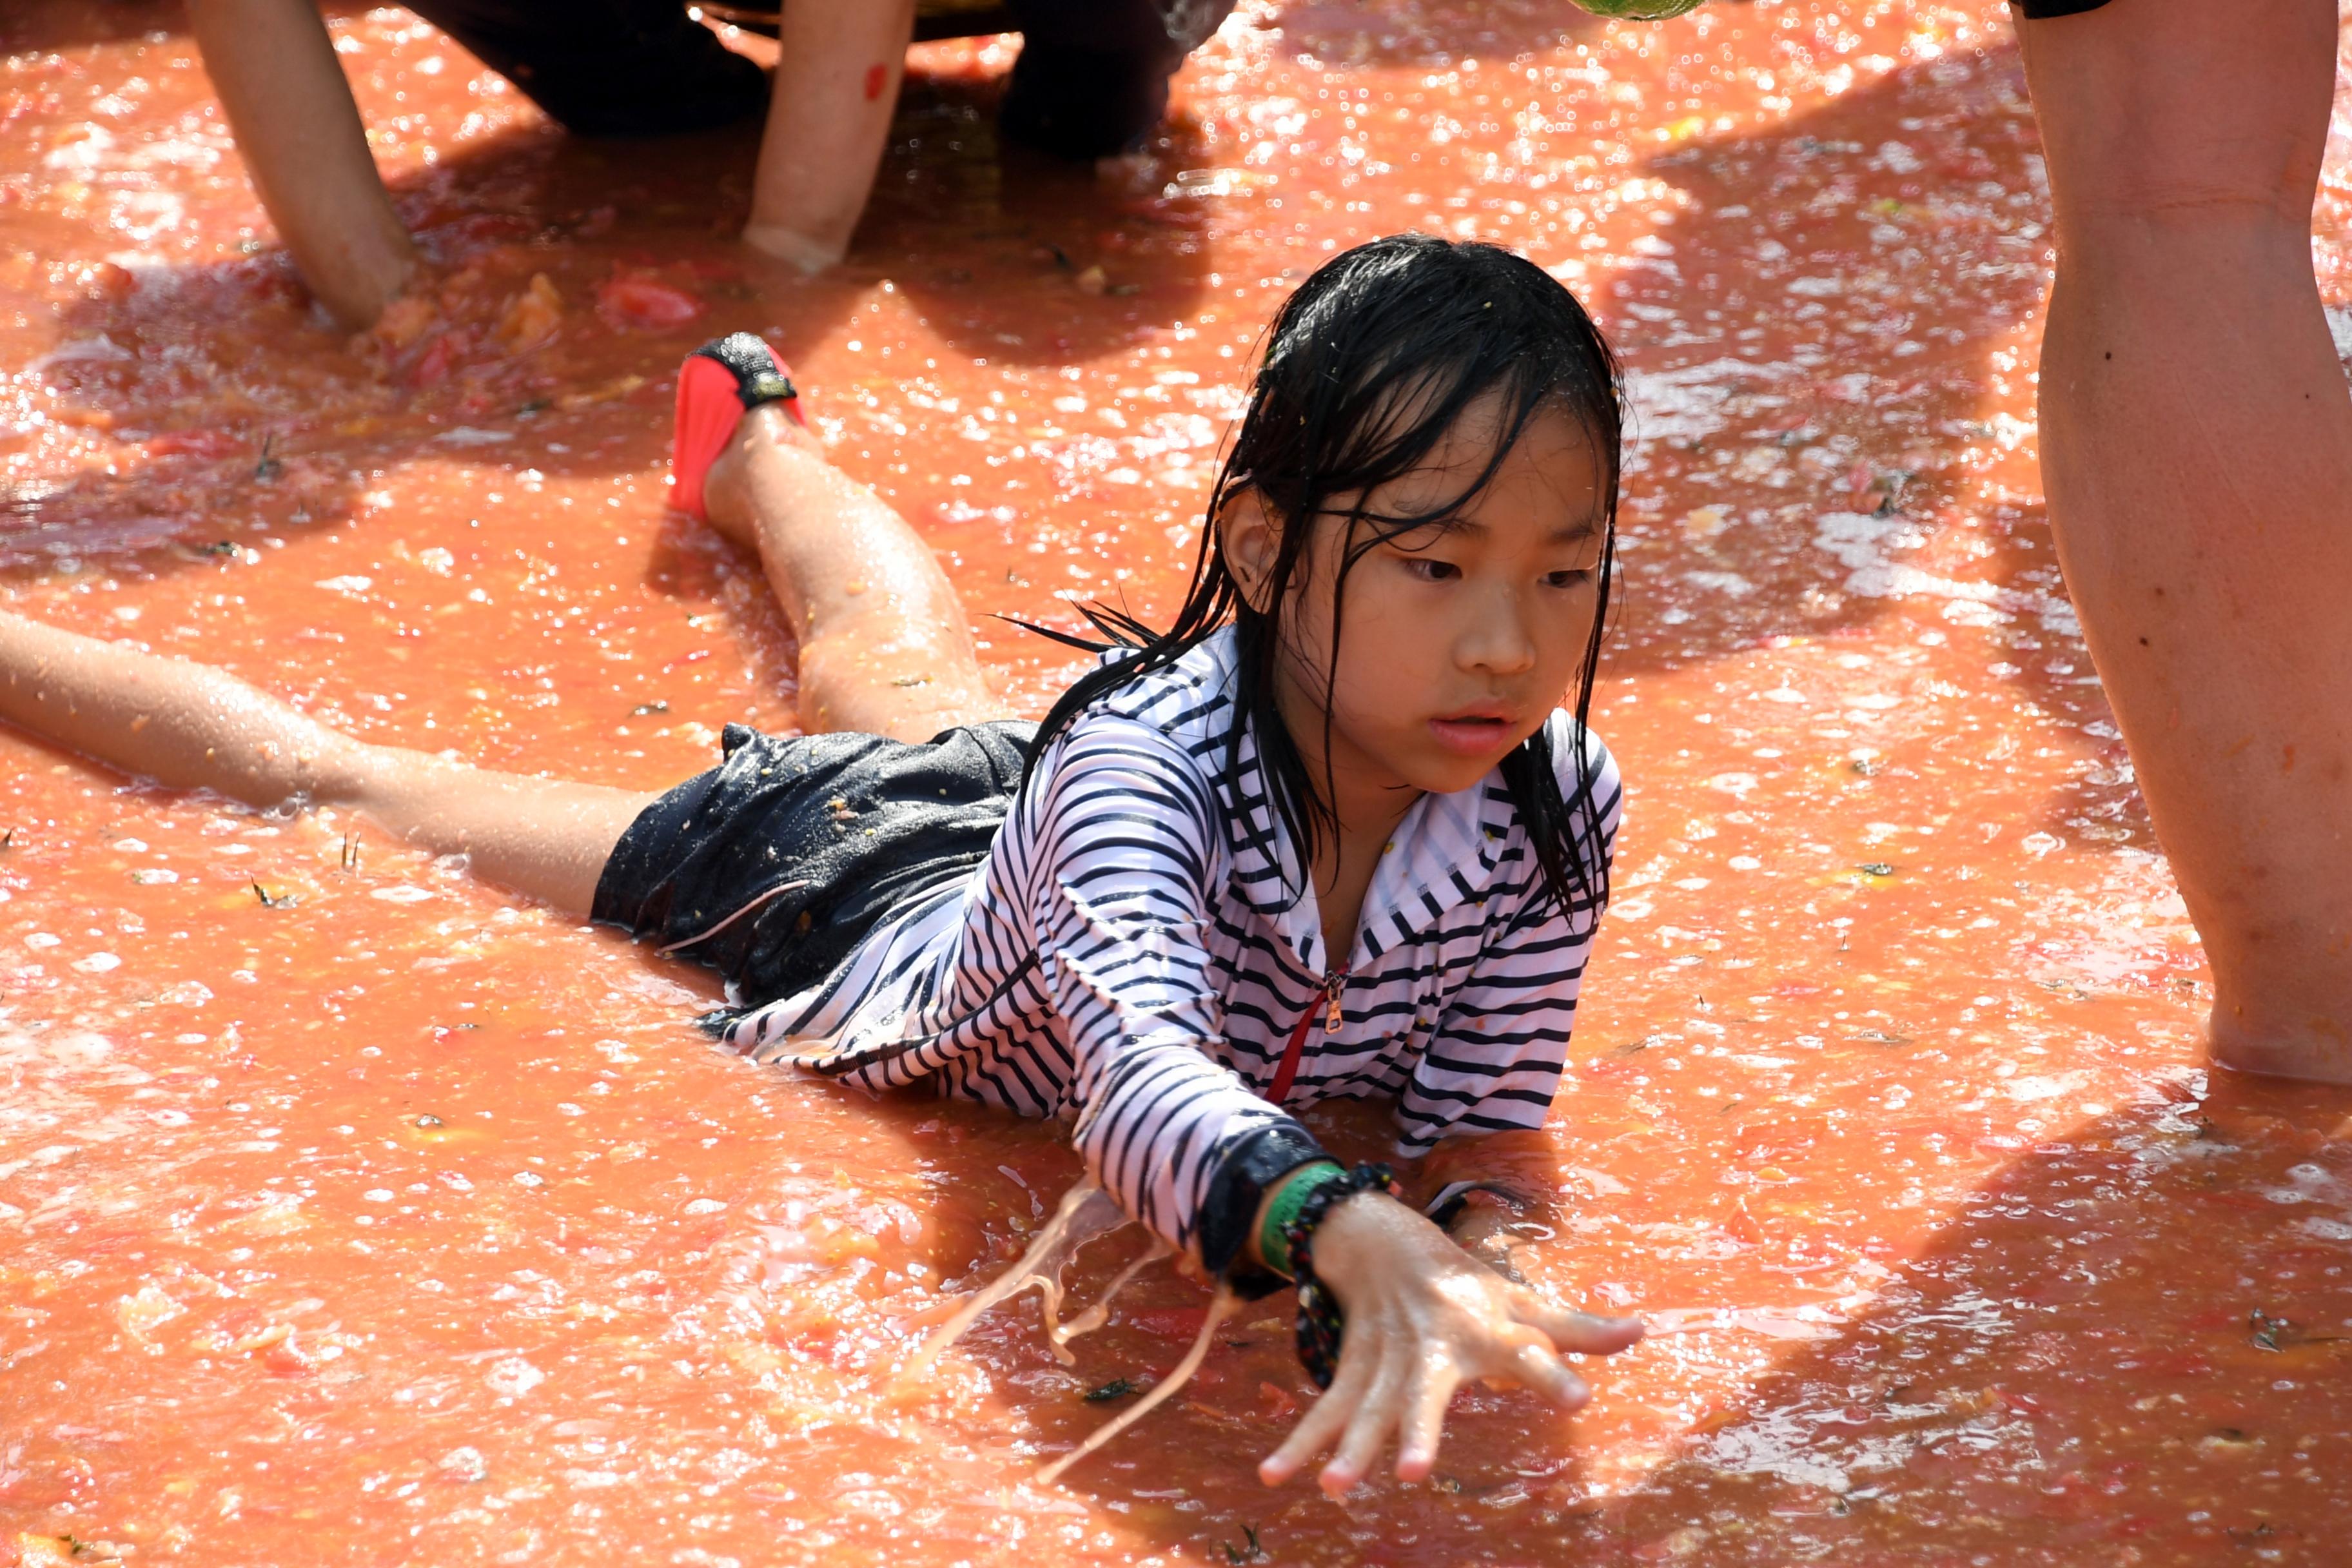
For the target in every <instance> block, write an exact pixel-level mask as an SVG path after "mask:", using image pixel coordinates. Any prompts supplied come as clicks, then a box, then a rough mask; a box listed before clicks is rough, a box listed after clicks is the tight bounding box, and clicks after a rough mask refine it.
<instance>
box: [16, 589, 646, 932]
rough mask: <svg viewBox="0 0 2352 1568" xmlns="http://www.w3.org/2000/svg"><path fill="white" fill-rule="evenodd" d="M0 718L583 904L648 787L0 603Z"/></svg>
mask: <svg viewBox="0 0 2352 1568" xmlns="http://www.w3.org/2000/svg"><path fill="white" fill-rule="evenodd" d="M0 721H6V722H8V723H10V724H14V725H16V727H17V728H19V729H22V730H26V731H31V732H32V733H33V734H36V735H38V736H40V737H41V738H43V739H44V740H47V741H51V742H56V743H57V744H58V745H61V746H65V747H68V748H69V749H71V750H73V751H77V752H82V753H83V754H84V755H86V756H89V757H94V758H96V759H97V760H98V761H100V762H102V763H107V764H108V765H110V766H112V767H116V768H120V769H121V770H123V771H124V772H126V773H138V774H142V775H143V776H145V777H148V778H152V779H153V780H155V781H156V782H157V783H159V784H169V785H172V786H174V787H176V788H182V789H209V790H215V791H217V792H219V793H220V794H222V795H229V796H231V797H233V798H235V799H237V800H241V801H244V802H246V803H247V804H248V805H257V806H262V807H272V806H280V805H330V804H334V805H351V806H353V807H355V808H357V809H358V810H359V811H360V812H362V814H363V815H365V816H368V817H369V818H370V819H372V820H373V821H374V822H376V823H378V824H380V825H381V826H383V827H385V828H388V829H390V830H391V831H392V832H394V833H396V834H398V835H399V836H400V837H403V838H405V839H407V840H408V841H409V842H410V843H412V844H415V845H419V846H421V847H425V848H428V849H431V850H434V851H436V853H440V854H458V853H462V854H465V855H467V856H470V857H471V858H472V860H473V868H474V870H475V872H476V873H477V874H478V875H480V876H482V877H484V878H487V879H489V880H491V881H494V882H499V883H501V884H503V885H505V886H507V887H509V888H512V889H515V890H516V891H517V892H520V893H522V894H524V895H526V896H528V897H530V898H534V899H538V900H541V901H543V902H546V903H549V904H552V905H554V906H555V907H556V908H558V909H560V910H565V911H567V912H569V913H572V914H577V915H585V914H587V913H588V912H589V910H590V908H591V906H592V905H593V901H594V900H595V896H596V879H597V878H598V876H599V875H601V874H602V872H603V870H604V862H605V860H606V859H608V858H610V857H611V855H612V851H613V846H614V844H616V843H618V842H619V841H620V837H621V833H622V830H623V829H625V828H626V827H627V826H629V824H630V823H631V822H632V821H634V820H635V818H636V816H637V814H638V813H639V812H640V811H642V810H644V809H645V808H646V805H649V804H651V803H652V801H653V799H654V797H653V796H652V795H638V794H635V793H633V792H631V791H629V790H620V789H605V788H603V787H601V786H598V785H595V784H569V783H565V782H563V781H562V780H557V779H541V778H532V777H530V776H528V775H525V774H521V773H496V772H493V771H491V770H489V769H488V768H471V767H467V766H465V765H464V764H462V763H451V762H446V761H444V760H443V759H441V758H439V757H436V756H432V755H429V754H427V753H425V752H412V751H408V750H405V749H404V748H402V747H398V746H372V745H369V744H367V743H365V742H361V741H355V740H353V739H352V738H351V737H350V736H348V735H343V734H340V733H338V732H336V731H333V730H330V729H329V728H327V727H326V726H325V725H324V724H321V723H319V722H318V721H315V720H311V719H307V718H305V717H303V716H302V715H301V714H299V713H298V712H296V711H295V710H293V709H291V708H289V707H288V706H286V704H284V703H282V702H279V701H278V700H276V699H274V698H271V697H268V696H265V695H263V694H262V693H261V692H259V691H257V690H255V689H253V688H252V687H250V686H247V684H245V682H243V681H241V680H239V679H236V677H234V676H231V675H228V674H226V673H224V672H223V671H220V670H217V669H209V668H205V666H203V665H198V664H187V663H184V662H182V661H180V660H178V659H171V658H157V657H156V656H154V655H152V654H147V653H142V652H140V651H138V650H137V649H135V648H130V647H123V646H121V644H118V643H110V642H101V641H100V640H98V639H97V638H95V637H79V636H77V635H75V634H74V633H72V632H66V631H59V630H58V629H57V628H56V627H54V626H42V625H41V624H40V623H38V622H37V621H29V620H26V618H25V617H23V616H15V615H8V614H5V612H0Z"/></svg>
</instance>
